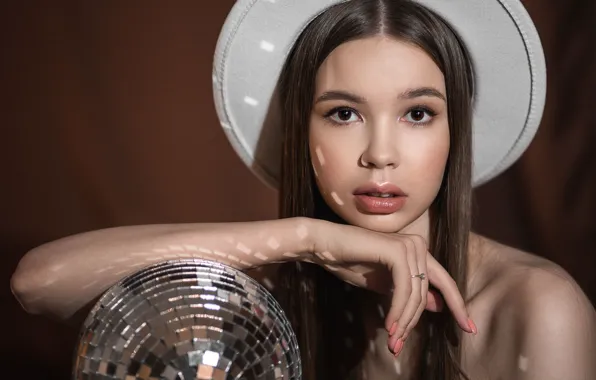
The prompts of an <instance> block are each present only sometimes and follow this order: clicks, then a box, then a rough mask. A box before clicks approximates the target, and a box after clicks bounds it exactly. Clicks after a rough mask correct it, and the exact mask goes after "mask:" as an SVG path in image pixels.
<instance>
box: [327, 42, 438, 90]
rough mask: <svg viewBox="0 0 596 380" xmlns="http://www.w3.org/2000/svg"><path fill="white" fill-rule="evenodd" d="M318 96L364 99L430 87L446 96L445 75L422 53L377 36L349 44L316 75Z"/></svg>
mask: <svg viewBox="0 0 596 380" xmlns="http://www.w3.org/2000/svg"><path fill="white" fill-rule="evenodd" d="M316 82H317V83H316V92H317V93H323V92H326V91H333V90H338V89H341V90H346V91H350V92H354V93H358V94H359V95H361V96H363V97H369V96H374V95H381V94H392V95H395V94H398V93H402V92H403V91H406V90H408V89H411V88H420V87H431V88H436V89H437V90H439V91H440V92H441V93H443V94H444V93H445V81H444V77H443V73H442V72H441V70H440V69H439V67H438V66H437V65H436V64H435V63H434V61H433V60H432V58H431V57H430V56H429V55H428V54H427V53H426V52H425V51H423V50H422V49H420V48H418V47H416V46H414V45H412V44H409V43H406V42H402V41H399V40H396V39H392V38H387V37H382V36H377V37H369V38H365V39H359V40H354V41H350V42H346V43H344V44H342V45H340V46H338V47H337V48H336V49H335V50H334V51H332V52H331V54H329V56H328V57H327V58H326V59H325V61H324V62H323V64H322V65H321V67H320V68H319V70H318V72H317V81H316Z"/></svg>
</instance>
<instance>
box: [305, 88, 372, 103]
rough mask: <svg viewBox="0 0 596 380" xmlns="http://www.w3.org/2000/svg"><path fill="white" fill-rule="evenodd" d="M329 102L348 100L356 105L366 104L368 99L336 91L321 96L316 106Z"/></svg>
mask: <svg viewBox="0 0 596 380" xmlns="http://www.w3.org/2000/svg"><path fill="white" fill-rule="evenodd" d="M328 100H346V101H348V102H351V103H356V104H363V103H366V99H364V98H363V97H361V96H358V95H356V94H352V93H350V92H347V91H339V90H334V91H326V92H324V93H323V94H321V96H319V97H318V98H317V100H316V101H315V104H317V103H320V102H325V101H328Z"/></svg>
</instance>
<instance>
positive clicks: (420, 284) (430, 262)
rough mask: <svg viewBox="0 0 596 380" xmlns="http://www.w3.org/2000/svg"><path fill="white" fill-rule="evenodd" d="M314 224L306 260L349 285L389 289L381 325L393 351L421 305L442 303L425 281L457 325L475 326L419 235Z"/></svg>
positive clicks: (398, 347)
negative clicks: (389, 302)
mask: <svg viewBox="0 0 596 380" xmlns="http://www.w3.org/2000/svg"><path fill="white" fill-rule="evenodd" d="M316 224H317V226H316V227H315V228H314V229H315V230H316V233H315V237H314V238H313V239H312V244H313V246H312V248H311V250H312V253H311V254H309V257H308V258H306V259H305V260H306V261H312V262H314V263H317V264H319V265H321V266H323V267H324V268H326V269H327V270H329V271H330V272H332V273H333V274H334V275H336V276H337V277H339V278H341V279H342V280H344V281H346V282H349V283H351V284H353V285H356V286H359V287H362V288H366V289H370V290H373V291H376V292H379V293H388V294H389V293H391V292H392V293H393V296H392V302H391V307H390V309H389V313H388V314H387V317H386V320H385V328H386V330H387V331H388V332H389V335H390V339H389V346H390V347H389V348H390V349H391V350H392V351H393V352H394V353H396V354H397V353H399V351H400V350H401V346H402V345H403V341H404V340H405V339H406V338H407V336H408V334H409V333H410V332H411V330H412V329H413V328H414V326H416V324H417V323H418V320H419V318H420V316H421V314H422V312H423V311H424V309H425V308H428V309H430V310H433V311H437V310H438V309H440V308H441V303H442V302H441V301H440V298H441V297H440V296H438V295H437V294H436V293H433V292H429V283H430V284H432V285H433V286H434V287H435V288H436V289H438V290H439V291H440V292H441V295H442V298H444V300H445V303H446V305H447V307H449V309H450V310H451V313H452V314H453V316H454V317H455V319H456V321H457V323H458V325H459V326H460V327H461V328H462V329H463V330H464V331H466V332H469V333H475V332H476V328H475V326H474V324H473V322H471V320H470V319H469V317H468V312H467V310H466V306H465V303H464V300H463V298H462V295H461V294H460V292H459V290H458V288H457V286H456V284H455V281H454V280H453V279H452V278H451V276H450V275H449V273H448V272H447V271H446V270H445V269H444V268H443V267H442V266H441V265H440V264H439V263H438V262H437V261H436V260H435V258H434V257H433V256H432V255H431V254H430V253H429V252H428V249H427V244H426V241H425V240H424V239H423V238H422V237H420V236H417V235H403V234H380V233H377V232H373V231H369V230H366V229H363V228H359V227H354V226H346V225H338V224H334V223H329V222H324V221H320V223H319V221H317V222H316ZM396 351H397V352H396Z"/></svg>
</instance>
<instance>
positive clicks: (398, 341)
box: [393, 339, 404, 356]
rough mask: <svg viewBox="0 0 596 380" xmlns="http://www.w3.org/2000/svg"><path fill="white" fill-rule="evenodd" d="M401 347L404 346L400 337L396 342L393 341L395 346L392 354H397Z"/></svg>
mask: <svg viewBox="0 0 596 380" xmlns="http://www.w3.org/2000/svg"><path fill="white" fill-rule="evenodd" d="M402 348H404V341H403V340H401V339H398V340H397V342H395V346H394V347H393V356H397V355H399V353H400V352H401V350H402Z"/></svg>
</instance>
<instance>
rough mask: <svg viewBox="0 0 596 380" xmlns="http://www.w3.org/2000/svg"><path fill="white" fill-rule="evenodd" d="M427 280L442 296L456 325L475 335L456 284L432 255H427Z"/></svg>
mask: <svg viewBox="0 0 596 380" xmlns="http://www.w3.org/2000/svg"><path fill="white" fill-rule="evenodd" d="M427 266H428V280H429V281H430V283H431V284H433V285H434V286H435V287H436V288H437V289H438V290H439V291H440V292H441V294H442V295H443V299H444V300H445V303H446V304H447V307H448V308H449V309H450V310H451V313H452V314H453V316H454V317H455V320H456V321H457V324H458V325H459V327H461V329H462V330H464V331H466V332H469V333H474V334H475V333H476V332H475V331H474V330H473V328H472V327H471V326H473V324H471V323H470V317H469V314H468V310H467V309H466V304H465V302H464V299H463V298H462V296H461V293H460V292H459V289H458V288H457V284H456V283H455V281H454V280H453V278H451V276H450V275H449V273H448V272H447V271H446V270H445V268H443V267H442V266H441V264H439V262H438V261H437V260H435V258H434V257H432V255H430V254H429V255H428V259H427Z"/></svg>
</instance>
